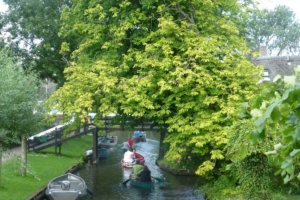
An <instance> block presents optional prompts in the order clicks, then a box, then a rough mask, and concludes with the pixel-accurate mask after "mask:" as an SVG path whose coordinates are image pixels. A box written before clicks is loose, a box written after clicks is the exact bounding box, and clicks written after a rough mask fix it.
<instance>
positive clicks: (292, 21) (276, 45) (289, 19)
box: [247, 5, 300, 55]
mask: <svg viewBox="0 0 300 200" xmlns="http://www.w3.org/2000/svg"><path fill="white" fill-rule="evenodd" d="M247 29H248V42H249V44H250V46H251V47H252V48H253V50H256V51H257V50H259V48H260V47H261V46H264V47H266V48H267V50H268V53H269V54H272V53H274V54H277V55H280V54H282V53H283V51H285V53H287V52H288V53H298V51H299V47H300V43H299V42H300V23H299V22H298V20H297V19H296V16H295V13H294V12H293V11H292V10H291V9H290V8H288V7H286V6H282V5H280V6H277V7H275V8H274V10H267V9H263V10H258V9H254V10H253V11H252V12H251V14H250V15H249V18H248V19H247Z"/></svg>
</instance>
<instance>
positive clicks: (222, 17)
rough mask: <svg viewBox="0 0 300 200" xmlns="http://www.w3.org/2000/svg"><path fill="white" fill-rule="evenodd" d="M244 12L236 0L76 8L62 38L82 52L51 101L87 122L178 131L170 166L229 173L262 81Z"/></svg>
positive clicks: (80, 3) (172, 136) (127, 0)
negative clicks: (125, 120)
mask: <svg viewBox="0 0 300 200" xmlns="http://www.w3.org/2000/svg"><path fill="white" fill-rule="evenodd" d="M243 9H244V7H243V4H240V3H238V2H237V1H236V0H218V1H217V0H215V1H213V0H207V1H203V0H201V1H200V0H192V1H185V0H173V1H156V0H153V1H150V0H140V1H136V0H122V1H118V0H113V1H104V0H98V1H92V0H91V1H84V0H76V1H73V6H72V8H70V9H67V10H66V11H65V12H64V13H63V15H62V20H63V26H62V29H61V35H62V36H63V37H64V38H66V41H68V39H69V38H71V37H75V36H76V38H77V40H76V42H77V43H78V48H77V49H76V50H75V51H73V52H72V55H73V59H74V62H73V64H72V66H71V67H70V68H68V69H67V70H66V80H67V82H66V83H65V85H64V86H63V87H62V88H60V89H59V90H58V91H57V92H56V93H55V94H54V95H53V96H52V98H51V101H50V102H51V103H52V105H56V106H57V107H58V109H60V110H63V111H64V113H65V114H67V115H70V116H71V115H74V114H75V115H77V116H81V117H82V118H84V117H85V116H86V114H87V113H88V112H90V111H96V112H98V113H99V114H107V113H110V112H116V113H118V114H125V115H130V116H134V117H145V118H151V119H152V120H153V121H154V122H155V123H157V124H162V125H164V126H165V127H166V128H167V130H168V134H167V138H166V142H167V144H168V145H169V148H168V152H167V154H166V156H165V158H166V159H167V160H168V161H169V162H171V163H176V165H179V166H180V167H186V168H188V169H190V170H192V171H193V172H195V173H196V174H199V175H203V174H205V173H207V172H208V171H211V170H212V169H214V168H215V167H220V166H222V165H221V163H222V160H226V159H225V157H224V146H225V144H226V143H227V141H228V136H229V135H230V134H231V133H230V132H229V131H228V130H229V129H228V128H229V127H230V126H231V124H232V121H233V120H235V119H236V117H235V116H236V113H237V109H238V107H239V106H240V104H241V103H242V102H244V101H247V100H248V99H250V98H252V97H253V96H254V95H255V92H254V91H255V89H256V87H257V85H256V82H257V80H258V79H259V78H260V77H259V76H258V70H257V69H256V68H255V67H254V66H253V65H252V64H251V63H250V62H249V61H248V60H247V58H246V57H245V54H247V53H248V51H247V48H246V45H245V44H244V42H243V38H242V37H241V35H240V32H239V30H238V25H237V22H239V21H238V19H239V18H240V16H241V15H242V14H243V13H242V10H243ZM68 47H69V44H68V43H67V42H66V43H63V45H62V51H66V52H68V51H69V50H70V49H69V48H68Z"/></svg>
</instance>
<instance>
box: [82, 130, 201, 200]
mask: <svg viewBox="0 0 300 200" xmlns="http://www.w3.org/2000/svg"><path fill="white" fill-rule="evenodd" d="M109 135H117V136H118V145H116V146H115V147H113V148H110V149H109V151H108V155H109V156H108V158H106V159H103V160H100V161H99V163H98V164H97V165H89V164H87V165H86V166H85V167H84V168H83V169H82V170H80V171H79V172H78V175H79V176H81V177H82V178H83V179H84V180H85V181H86V183H87V185H88V187H89V188H90V190H91V191H93V197H90V196H87V197H86V198H84V200H88V199H95V200H96V199H97V200H101V199H103V200H127V199H128V200H136V199H137V200H138V199H143V200H157V199H159V200H173V199H174V200H204V197H203V195H202V194H200V193H199V192H197V189H198V188H199V179H197V178H195V177H188V176H174V175H171V174H170V173H167V172H164V171H162V170H161V169H159V167H158V166H157V165H156V164H155V161H156V159H157V156H158V150H159V140H158V139H159V134H157V133H155V132H147V141H146V142H141V143H138V144H137V145H136V149H137V152H138V153H140V154H142V155H143V156H144V157H145V164H146V165H147V166H148V167H149V169H150V170H151V175H152V176H154V177H164V178H165V182H164V183H155V184H154V188H153V189H152V190H143V189H139V188H135V187H131V186H130V184H129V183H127V185H126V186H124V185H123V184H122V182H123V181H124V180H127V178H128V176H129V174H130V170H128V169H127V170H124V169H123V168H122V167H121V165H120V161H121V159H122V158H123V152H122V151H121V146H122V143H123V142H124V141H127V139H128V137H129V136H132V133H129V132H112V133H109Z"/></svg>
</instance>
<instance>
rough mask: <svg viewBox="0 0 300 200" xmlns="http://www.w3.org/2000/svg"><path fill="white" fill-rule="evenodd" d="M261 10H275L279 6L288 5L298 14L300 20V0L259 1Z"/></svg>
mask: <svg viewBox="0 0 300 200" xmlns="http://www.w3.org/2000/svg"><path fill="white" fill-rule="evenodd" d="M257 2H259V7H260V8H266V9H273V8H274V7H276V6H278V5H286V6H287V7H289V8H290V9H291V10H292V11H294V12H295V13H296V16H297V18H298V19H300V1H299V0H257Z"/></svg>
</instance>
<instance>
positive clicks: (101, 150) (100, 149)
mask: <svg viewBox="0 0 300 200" xmlns="http://www.w3.org/2000/svg"><path fill="white" fill-rule="evenodd" d="M97 153H98V158H99V159H102V158H107V157H108V149H107V148H103V147H98V148H97ZM85 156H86V158H87V159H92V156H93V149H89V150H87V151H86V152H85Z"/></svg>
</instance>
